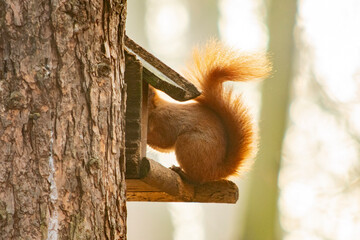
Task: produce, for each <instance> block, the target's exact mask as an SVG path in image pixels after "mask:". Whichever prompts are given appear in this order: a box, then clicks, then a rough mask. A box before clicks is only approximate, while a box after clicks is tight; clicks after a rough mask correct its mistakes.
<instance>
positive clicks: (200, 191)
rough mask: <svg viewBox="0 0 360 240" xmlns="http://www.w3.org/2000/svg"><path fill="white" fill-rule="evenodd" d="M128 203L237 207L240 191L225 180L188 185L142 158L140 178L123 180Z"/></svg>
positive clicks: (174, 174)
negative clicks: (180, 203) (175, 203)
mask: <svg viewBox="0 0 360 240" xmlns="http://www.w3.org/2000/svg"><path fill="white" fill-rule="evenodd" d="M126 184H127V193H126V197H127V201H151V202H203V203H236V201H237V199H238V197H239V190H238V188H237V186H236V185H235V183H233V182H231V181H228V180H221V181H216V182H208V183H204V184H198V185H194V184H189V183H187V182H185V181H183V180H182V179H181V177H180V176H179V175H178V174H177V173H176V172H174V171H172V170H170V169H168V168H166V167H164V166H163V165H161V164H160V163H158V162H155V161H153V160H151V159H147V158H143V159H142V161H141V164H140V178H139V179H126Z"/></svg>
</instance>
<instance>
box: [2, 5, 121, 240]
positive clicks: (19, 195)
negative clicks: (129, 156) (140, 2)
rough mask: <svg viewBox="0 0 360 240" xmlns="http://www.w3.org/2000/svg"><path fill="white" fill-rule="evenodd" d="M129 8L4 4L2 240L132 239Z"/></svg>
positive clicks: (119, 6) (118, 6)
mask: <svg viewBox="0 0 360 240" xmlns="http://www.w3.org/2000/svg"><path fill="white" fill-rule="evenodd" d="M125 16H126V0H113V1H100V0H97V1H83V0H71V1H66V0H59V1H43V0H40V1H39V0H29V1H20V0H0V239H125V238H126V202H125V175H124V168H125V164H124V111H125V96H126V93H125V84H124V77H123V76H124V52H123V37H124V27H125Z"/></svg>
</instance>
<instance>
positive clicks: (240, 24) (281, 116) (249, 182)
mask: <svg viewBox="0 0 360 240" xmlns="http://www.w3.org/2000/svg"><path fill="white" fill-rule="evenodd" d="M324 6H326V7H324ZM359 12H360V2H359V1H358V0H344V1H341V2H339V1H334V0H332V1H328V0H319V1H310V0H299V1H296V0H291V1H280V0H268V1H262V0H256V1H254V0H218V1H216V0H211V1H190V0H147V1H145V0H132V1H129V2H128V20H127V33H128V35H129V36H130V37H132V38H134V39H135V40H136V41H137V42H139V43H140V44H142V45H143V46H145V47H146V48H147V49H148V50H150V51H151V52H152V53H154V54H155V55H156V56H158V57H159V58H160V59H162V60H163V61H164V62H166V63H168V64H169V65H170V66H172V67H174V68H175V69H177V70H179V71H180V72H181V69H182V68H183V67H184V66H185V64H186V61H187V59H188V57H189V55H190V53H191V49H192V47H193V46H194V45H196V44H199V43H201V42H204V41H206V40H207V39H208V38H210V37H218V38H220V39H221V40H222V41H224V42H227V43H229V44H230V45H233V46H234V47H237V48H239V49H241V50H245V51H264V50H266V49H268V51H269V52H270V55H271V56H272V59H273V64H274V73H273V76H272V77H271V78H270V79H267V80H265V81H263V83H260V84H252V83H251V84H242V83H237V84H235V85H234V86H236V89H237V91H238V92H239V93H240V94H243V95H244V98H245V100H246V101H247V104H248V105H250V107H251V110H252V111H253V112H254V114H255V116H256V118H258V120H259V127H260V130H261V142H260V151H259V154H258V159H257V161H256V163H255V165H254V169H253V170H252V171H251V173H250V174H248V175H247V176H244V177H243V178H241V179H235V181H236V182H237V183H238V186H239V188H240V199H239V201H238V203H237V204H236V205H225V204H196V203H183V204H181V203H169V204H167V203H128V234H129V239H132V240H133V239H134V240H137V239H147V240H151V239H154V240H155V239H156V240H159V239H164V240H165V239H166V240H168V239H176V240H182V239H186V240H192V239H194V240H202V239H204V240H205V239H206V240H218V239H225V240H235V239H246V240H251V239H255V240H264V239H286V240H297V239H310V240H318V239H334V240H335V239H339V240H340V239H351V240H352V239H354V240H355V239H360V217H359V216H360V205H359V204H358V202H359V200H360V187H359V184H360V178H359V173H360V163H359V161H358V159H359V153H360V147H359V146H360V145H359V142H360V141H359V139H360V105H359V102H360V101H359V100H360V99H359V96H360V94H359V93H360V91H359V90H360V27H359V24H360V14H358V13H359ZM284 136H285V137H284ZM149 155H151V156H152V158H154V159H158V160H159V161H160V162H161V163H163V164H164V165H167V166H171V165H172V164H174V163H175V162H174V161H175V160H174V156H173V155H160V154H157V153H156V152H154V151H149Z"/></svg>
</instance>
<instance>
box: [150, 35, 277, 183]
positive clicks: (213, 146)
mask: <svg viewBox="0 0 360 240" xmlns="http://www.w3.org/2000/svg"><path fill="white" fill-rule="evenodd" d="M270 69H271V67H270V64H269V62H268V60H267V58H266V56H264V55H259V54H240V53H239V52H238V51H235V50H233V49H231V48H229V47H227V46H225V45H223V44H221V43H219V42H218V41H215V40H213V41H209V42H208V43H207V44H206V45H205V48H203V49H195V50H194V52H193V64H192V65H191V66H190V67H189V68H188V71H187V72H186V73H185V76H186V78H187V79H188V80H190V81H191V82H192V83H193V84H194V85H195V86H197V87H198V88H199V89H200V90H201V91H202V93H201V95H200V96H198V97H197V98H195V99H194V100H195V101H188V102H185V104H179V103H171V102H168V101H165V100H163V99H162V98H160V97H159V96H158V94H157V93H156V92H155V91H154V90H153V89H151V93H150V94H151V95H150V97H149V98H150V104H149V119H148V136H147V142H148V145H150V146H151V147H152V148H154V149H155V150H158V151H160V152H169V151H173V150H174V151H175V155H176V159H177V161H178V163H179V165H180V170H181V172H182V174H181V175H182V176H183V177H185V178H186V179H187V180H189V181H191V182H195V183H204V182H209V181H215V180H220V179H225V178H227V177H229V176H231V175H237V174H238V173H239V172H240V170H241V169H243V168H248V167H247V165H249V163H248V161H247V160H248V159H252V158H253V157H254V153H255V151H256V148H257V134H256V127H255V124H254V123H253V118H252V116H250V114H249V113H248V110H247V108H246V107H245V106H244V104H243V102H242V100H241V98H240V97H239V96H235V95H234V94H233V90H232V89H231V88H230V89H225V88H224V87H223V86H222V83H223V82H225V81H249V80H252V79H257V78H264V77H266V76H267V75H268V73H269V72H270ZM177 171H179V169H177Z"/></svg>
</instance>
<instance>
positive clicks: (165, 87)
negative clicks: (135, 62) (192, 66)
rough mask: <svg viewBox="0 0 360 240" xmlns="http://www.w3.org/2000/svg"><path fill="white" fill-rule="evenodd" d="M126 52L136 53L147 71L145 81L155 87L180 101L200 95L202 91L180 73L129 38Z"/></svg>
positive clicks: (126, 43)
mask: <svg viewBox="0 0 360 240" xmlns="http://www.w3.org/2000/svg"><path fill="white" fill-rule="evenodd" d="M125 46H126V50H127V51H129V52H133V53H135V54H136V55H137V56H138V57H139V59H140V61H141V63H142V64H143V66H144V69H146V70H145V72H144V73H145V74H144V76H145V78H144V79H145V80H146V81H148V83H149V84H151V85H152V86H153V87H155V88H157V89H159V90H161V91H164V92H165V93H166V94H168V95H169V96H170V97H172V98H174V99H176V100H178V101H186V100H189V99H193V98H195V97H197V96H199V95H200V93H201V92H200V91H199V90H198V89H197V88H196V87H195V86H194V85H193V84H192V83H191V82H190V81H188V80H186V79H185V78H184V77H183V76H181V75H180V74H179V73H177V72H176V71H174V70H173V69H172V68H170V67H169V66H167V65H166V64H165V63H163V62H162V61H160V60H159V59H158V58H156V57H155V56H154V55H152V54H151V53H149V52H148V51H146V50H145V49H144V48H142V47H141V46H140V45H138V44H137V43H136V42H134V41H133V40H132V39H130V38H129V37H128V36H125Z"/></svg>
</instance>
